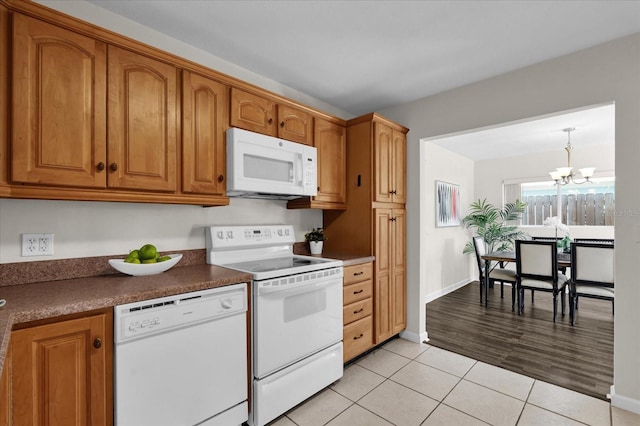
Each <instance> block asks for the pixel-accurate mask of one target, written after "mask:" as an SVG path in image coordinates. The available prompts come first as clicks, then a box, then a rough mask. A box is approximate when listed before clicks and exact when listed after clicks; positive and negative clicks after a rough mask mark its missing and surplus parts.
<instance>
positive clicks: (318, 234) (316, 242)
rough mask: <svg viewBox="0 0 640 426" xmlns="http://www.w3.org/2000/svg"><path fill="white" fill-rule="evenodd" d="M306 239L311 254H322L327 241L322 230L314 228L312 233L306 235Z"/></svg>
mask: <svg viewBox="0 0 640 426" xmlns="http://www.w3.org/2000/svg"><path fill="white" fill-rule="evenodd" d="M304 239H305V240H307V241H308V242H309V250H311V254H322V246H323V244H324V241H325V240H326V239H327V238H326V237H325V236H324V231H323V230H322V228H313V229H312V230H311V231H309V232H307V233H306V234H304Z"/></svg>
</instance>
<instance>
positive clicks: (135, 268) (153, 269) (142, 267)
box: [109, 254, 182, 276]
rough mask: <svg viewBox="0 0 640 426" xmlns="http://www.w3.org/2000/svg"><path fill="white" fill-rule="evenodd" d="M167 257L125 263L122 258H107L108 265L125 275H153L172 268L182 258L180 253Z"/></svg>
mask: <svg viewBox="0 0 640 426" xmlns="http://www.w3.org/2000/svg"><path fill="white" fill-rule="evenodd" d="M169 257H171V259H169V260H165V261H164V262H158V263H125V261H124V259H109V265H111V267H112V268H114V269H116V270H118V271H120V272H122V273H123V274H127V275H133V276H141V275H155V274H160V273H162V272H164V271H166V270H169V269H171V268H173V267H174V266H175V264H176V263H178V262H180V259H182V255H181V254H170V255H169Z"/></svg>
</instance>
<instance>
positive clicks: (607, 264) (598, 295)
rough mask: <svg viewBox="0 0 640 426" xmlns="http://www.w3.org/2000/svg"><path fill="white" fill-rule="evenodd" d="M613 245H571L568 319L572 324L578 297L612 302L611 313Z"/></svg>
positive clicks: (613, 295)
mask: <svg viewBox="0 0 640 426" xmlns="http://www.w3.org/2000/svg"><path fill="white" fill-rule="evenodd" d="M613 255H614V245H613V244H612V243H600V244H598V243H590V242H587V243H580V242H578V243H576V242H574V243H572V244H571V270H572V274H571V275H572V276H571V283H570V285H569V317H570V318H571V325H573V324H574V323H575V316H576V311H577V309H578V297H581V296H583V297H590V298H594V299H604V300H610V301H611V311H612V313H613V311H614V303H615V291H614V257H613Z"/></svg>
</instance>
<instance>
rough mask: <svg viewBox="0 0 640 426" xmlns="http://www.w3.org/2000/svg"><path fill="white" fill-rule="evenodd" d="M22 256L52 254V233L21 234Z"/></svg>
mask: <svg viewBox="0 0 640 426" xmlns="http://www.w3.org/2000/svg"><path fill="white" fill-rule="evenodd" d="M22 256H53V234H22Z"/></svg>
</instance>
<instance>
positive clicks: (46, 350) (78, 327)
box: [3, 310, 113, 426]
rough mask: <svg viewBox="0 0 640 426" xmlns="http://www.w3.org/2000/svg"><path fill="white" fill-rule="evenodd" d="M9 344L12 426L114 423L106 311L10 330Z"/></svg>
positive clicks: (110, 339) (109, 329)
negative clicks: (10, 354) (10, 356)
mask: <svg viewBox="0 0 640 426" xmlns="http://www.w3.org/2000/svg"><path fill="white" fill-rule="evenodd" d="M10 344H11V352H12V355H13V356H12V363H11V364H12V366H11V368H12V371H13V374H12V377H11V393H12V405H13V407H12V410H11V412H12V415H13V424H14V425H51V426H55V425H60V426H73V425H77V426H80V425H91V426H102V425H111V424H113V371H112V370H113V367H112V366H113V314H112V312H111V311H110V310H109V311H105V312H102V313H98V314H95V315H91V316H86V317H81V318H74V319H69V320H64V321H59V322H55V323H50V324H44V325H38V326H34V327H29V328H25V329H21V330H16V331H13V332H12V333H11V342H10ZM6 368H7V365H5V368H4V369H3V370H5V369H6Z"/></svg>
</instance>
